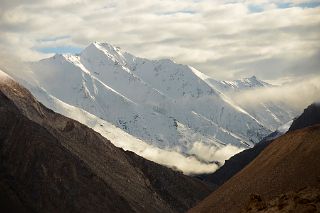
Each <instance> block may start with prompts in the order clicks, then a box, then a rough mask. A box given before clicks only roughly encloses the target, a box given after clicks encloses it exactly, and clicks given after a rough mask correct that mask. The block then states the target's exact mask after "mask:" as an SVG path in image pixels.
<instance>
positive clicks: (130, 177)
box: [0, 79, 210, 212]
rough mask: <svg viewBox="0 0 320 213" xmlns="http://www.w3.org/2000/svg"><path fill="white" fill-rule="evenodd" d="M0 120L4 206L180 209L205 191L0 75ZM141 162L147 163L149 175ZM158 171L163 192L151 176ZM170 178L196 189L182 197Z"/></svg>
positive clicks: (77, 209)
mask: <svg viewBox="0 0 320 213" xmlns="http://www.w3.org/2000/svg"><path fill="white" fill-rule="evenodd" d="M0 120H1V122H0V158H1V161H0V174H1V175H0V182H1V184H0V188H1V189H3V190H1V196H0V198H1V202H2V203H6V204H7V207H8V208H9V209H11V210H16V211H21V212H23V211H25V212H29V211H32V212H43V211H46V212H62V211H64V212H183V211H185V210H186V209H188V208H190V207H191V206H192V205H194V204H195V203H196V202H197V201H199V200H200V199H202V198H203V197H204V196H206V195H207V194H208V193H209V192H210V190H209V188H208V187H207V186H206V185H205V184H203V183H201V182H199V181H198V180H194V179H192V178H190V177H187V176H184V175H183V174H181V173H177V172H174V171H172V170H170V169H168V168H165V167H163V166H160V165H157V164H155V163H153V162H150V161H147V160H144V159H142V158H140V157H137V156H135V155H134V154H127V153H126V152H124V151H123V150H122V149H119V148H116V147H115V146H114V145H113V144H111V143H110V141H108V140H107V139H105V138H103V137H102V136H101V135H99V134H98V133H96V132H94V131H93V130H91V129H89V128H88V127H86V126H84V125H82V124H80V123H78V122H77V121H74V120H71V119H68V118H66V117H63V116H61V115H59V114H56V113H54V112H53V111H51V110H49V109H47V108H45V107H44V106H43V105H41V104H40V103H39V102H37V101H36V100H35V99H34V98H33V96H32V95H31V94H30V93H29V92H28V91H27V90H25V89H23V88H21V87H20V86H19V85H18V84H16V83H15V82H14V81H13V80H11V79H5V80H1V79H0ZM135 164H141V165H143V166H140V167H138V166H135ZM145 167H150V168H152V169H151V171H150V172H149V174H150V175H147V174H145V173H144V172H143V170H144V168H145ZM153 167H154V168H153ZM158 173H160V174H161V175H162V176H161V178H162V181H160V182H161V185H160V186H158V187H161V188H162V189H163V190H164V191H166V192H167V193H166V194H165V193H160V192H159V190H158V189H157V187H155V186H153V185H152V184H151V181H157V174H158ZM171 176H174V177H175V178H170V179H169V180H170V181H169V180H168V181H166V179H165V177H171ZM151 177H152V179H151ZM173 186H176V187H177V188H180V189H181V188H183V187H186V191H189V192H191V191H196V192H197V193H195V194H191V193H187V194H186V195H185V196H186V198H187V200H188V201H189V203H186V202H184V201H183V200H179V198H180V196H181V193H182V192H181V190H178V191H175V190H170V188H172V187H173ZM170 199H173V200H175V201H176V203H172V202H169V200H170Z"/></svg>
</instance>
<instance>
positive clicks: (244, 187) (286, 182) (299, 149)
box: [189, 125, 320, 213]
mask: <svg viewBox="0 0 320 213" xmlns="http://www.w3.org/2000/svg"><path fill="white" fill-rule="evenodd" d="M319 165H320V125H316V126H312V127H308V128H305V129H301V130H297V131H293V132H289V133H286V134H285V135H283V136H281V137H280V138H278V139H276V140H275V141H274V142H272V143H271V144H270V145H269V146H268V147H267V148H266V149H264V150H263V151H262V152H261V153H260V155H259V156H258V157H257V158H256V159H254V160H253V161H252V162H251V163H250V164H249V165H248V166H246V167H245V168H244V169H243V170H241V171H240V172H239V173H237V174H236V175H235V176H233V177H232V178H231V179H229V181H227V182H226V183H225V184H223V185H222V186H221V187H220V188H218V190H216V191H215V192H213V193H212V194H211V195H209V196H208V197H207V198H206V199H204V200H203V201H202V202H200V204H198V205H197V206H196V207H195V208H193V209H191V210H190V211H189V212H197V213H200V212H205V213H209V212H215V213H219V212H228V213H229V212H231V213H232V212H240V210H241V209H242V208H243V206H245V204H247V203H248V202H249V198H250V195H251V194H257V195H259V196H261V197H263V198H264V199H267V200H268V199H273V198H274V197H275V196H279V195H281V194H284V193H287V192H290V191H298V190H300V189H302V188H304V187H311V188H315V187H319V177H320V166H319Z"/></svg>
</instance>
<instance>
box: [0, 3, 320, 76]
mask: <svg viewBox="0 0 320 213" xmlns="http://www.w3.org/2000/svg"><path fill="white" fill-rule="evenodd" d="M0 1H1V9H0V12H1V13H0V32H1V36H0V48H1V49H2V50H3V51H5V52H14V53H15V54H16V55H18V56H19V57H21V58H22V59H23V60H34V59H39V58H41V57H45V56H46V55H47V54H45V53H43V52H46V53H48V52H50V48H53V49H52V51H54V50H57V49H59V47H60V48H63V47H64V48H65V47H69V49H70V50H71V51H72V50H73V49H72V48H74V50H78V48H83V47H85V46H86V45H88V44H89V43H90V42H92V41H96V40H97V41H107V42H110V43H112V44H115V45H118V46H121V47H122V48H124V49H126V50H128V51H130V52H132V53H133V54H135V55H138V56H142V57H148V58H167V57H170V58H173V59H174V60H175V61H177V62H179V63H185V64H190V65H192V66H194V67H196V68H198V69H199V70H201V71H202V72H205V73H206V74H208V75H210V76H212V77H214V78H220V79H228V78H239V77H246V76H249V75H252V74H255V75H257V76H258V77H260V78H262V79H270V80H273V79H278V78H288V77H290V78H295V77H296V76H311V75H316V74H317V72H319V67H320V62H319V61H320V60H318V59H319V56H320V51H319V50H320V48H319V46H320V41H319V40H320V8H319V7H318V6H319V1H312V0H290V1H289V0H284V1H278V0H261V1H256V0H225V1H222V0H218V1H210V0H183V1H182V0H180V1H172V0H162V1H159V0H140V1H132V0H109V1H103V0H95V1H89V0H70V1H63V0H57V1H49V0H43V1H40V0H25V1H21V0H0ZM41 51H42V52H41Z"/></svg>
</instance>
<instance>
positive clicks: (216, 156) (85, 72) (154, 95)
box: [10, 42, 297, 174]
mask: <svg viewBox="0 0 320 213" xmlns="http://www.w3.org/2000/svg"><path fill="white" fill-rule="evenodd" d="M29 65H30V68H31V72H28V73H25V74H23V75H21V74H20V73H16V72H13V73H10V74H11V75H12V76H14V77H15V79H17V80H18V81H19V82H20V83H21V84H23V85H24V86H25V87H27V88H28V89H29V90H30V91H31V92H32V94H33V95H34V96H35V97H36V98H37V99H38V100H39V101H41V102H42V103H43V104H44V105H45V106H47V107H48V108H50V109H52V110H54V111H56V112H59V113H61V114H63V115H65V116H67V117H70V118H73V119H76V120H78V121H79V122H81V123H83V124H85V125H87V126H89V127H91V128H93V129H95V130H96V131H98V132H99V133H101V134H102V135H103V136H106V137H107V138H110V139H111V141H112V143H114V144H115V145H116V146H118V147H122V148H124V149H125V150H130V151H133V152H135V153H137V154H138V155H140V156H143V157H145V158H147V159H150V160H152V161H155V162H158V163H161V164H163V165H166V166H170V167H172V168H176V169H178V170H181V171H183V172H185V173H188V174H190V173H208V172H212V171H214V170H216V169H217V167H218V166H219V165H221V164H223V162H224V161H225V160H226V159H228V158H229V157H231V156H232V155H234V154H236V153H237V152H239V151H241V150H243V149H247V148H250V147H253V146H254V144H256V143H258V142H259V141H260V140H261V139H263V138H264V137H265V136H267V135H268V134H270V133H271V132H273V131H274V130H276V129H277V128H278V127H279V126H281V125H283V124H284V123H287V122H288V121H290V120H292V119H293V118H294V117H295V116H296V115H297V112H296V111H295V110H294V109H293V108H292V107H291V106H288V105H286V104H285V103H272V102H268V103H257V105H255V106H252V105H242V104H237V103H236V102H235V101H234V100H233V97H234V96H236V95H237V94H239V93H240V92H243V91H248V90H254V89H257V88H264V87H273V85H270V84H268V83H266V82H263V81H261V80H259V79H257V78H256V77H255V76H253V77H251V78H246V79H242V80H235V81H218V80H215V79H213V78H211V77H208V76H206V75H205V74H203V73H201V72H200V71H198V70H196V69H195V68H193V67H190V66H187V65H181V64H177V63H175V62H174V61H172V60H169V59H162V60H148V59H144V58H139V57H136V56H134V55H132V54H130V53H128V52H126V51H124V50H122V49H121V48H119V47H114V46H112V45H110V44H107V43H98V42H94V43H92V44H90V45H89V46H88V47H87V48H85V49H84V50H83V51H82V52H81V53H79V54H76V55H70V54H63V55H59V54H56V55H55V56H53V57H50V58H47V59H43V60H40V61H38V62H33V63H30V64H29ZM19 72H23V71H21V70H19ZM22 76H23V77H22ZM244 124H245V125H244ZM206 150H210V151H209V152H207V151H206ZM162 153H165V154H168V153H169V154H171V155H172V157H171V158H168V157H165V155H164V154H162ZM177 158H179V159H181V160H176V159H177ZM187 161H192V162H194V163H195V165H196V166H195V168H188V163H187V164H183V163H177V162H187ZM213 162H214V163H215V164H216V165H213V164H212V163H213ZM189 165H190V164H189Z"/></svg>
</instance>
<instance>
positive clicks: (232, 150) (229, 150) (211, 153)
mask: <svg viewBox="0 0 320 213" xmlns="http://www.w3.org/2000/svg"><path fill="white" fill-rule="evenodd" d="M243 150H244V149H243V148H239V147H237V146H233V145H231V144H227V145H226V146H223V147H216V146H210V145H207V144H204V143H201V142H195V143H194V144H193V146H192V149H191V150H190V152H189V153H190V154H194V155H196V156H197V157H198V158H199V159H201V160H202V161H205V162H213V161H217V162H219V163H221V164H223V163H224V161H225V160H227V159H229V158H230V157H232V156H233V155H235V154H237V153H239V152H241V151H243Z"/></svg>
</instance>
